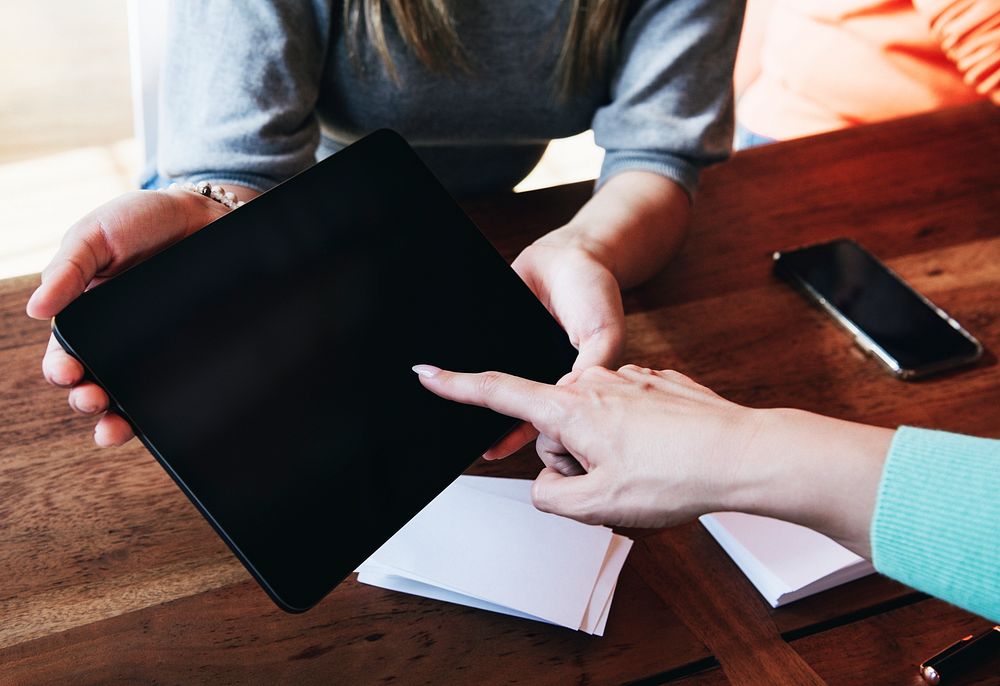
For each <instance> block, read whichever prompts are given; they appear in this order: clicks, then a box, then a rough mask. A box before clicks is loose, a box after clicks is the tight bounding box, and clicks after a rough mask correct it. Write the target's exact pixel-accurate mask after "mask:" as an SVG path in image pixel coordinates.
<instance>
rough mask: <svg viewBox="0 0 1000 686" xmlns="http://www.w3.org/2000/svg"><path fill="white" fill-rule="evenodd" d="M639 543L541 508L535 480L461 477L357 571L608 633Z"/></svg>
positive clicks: (374, 580) (429, 593) (423, 591)
mask: <svg viewBox="0 0 1000 686" xmlns="http://www.w3.org/2000/svg"><path fill="white" fill-rule="evenodd" d="M631 547H632V541H631V540H630V539H628V538H626V537H624V536H619V535H618V534H615V533H614V532H612V531H611V530H610V529H608V528H606V527H603V526H589V525H586V524H581V523H579V522H575V521H573V520H571V519H565V518H563V517H557V516H555V515H550V514H546V513H544V512H539V511H538V510H536V509H535V508H534V506H533V505H532V504H531V481H526V480H523V479H495V478H489V477H478V476H461V477H459V478H458V480H456V481H455V482H454V483H452V484H451V485H450V486H449V487H448V488H447V489H445V491H444V492H442V493H441V495H439V496H438V497H437V498H435V499H434V500H433V501H431V503H430V504H429V505H428V506H427V507H425V508H424V509H423V510H421V512H420V513H419V514H417V516H416V517H414V518H413V519H412V520H410V522H409V523H408V524H407V525H406V526H404V527H403V528H402V529H400V530H399V532H397V533H396V535H395V536H393V537H392V538H390V539H389V540H388V541H386V543H385V545H383V546H382V547H381V548H379V549H378V550H377V551H376V552H375V554H374V555H372V556H371V557H370V558H368V560H367V561H365V562H364V564H362V565H361V567H359V568H358V581H361V582H362V583H366V584H372V585H374V586H381V587H382V588H388V589H392V590H396V591H402V592H404V593H412V594H414V595H420V596H425V597H428V598H435V599H437V600H444V601H447V602H451V603H458V604H460V605H468V606H470V607H476V608H481V609H484V610H491V611H493V612H502V613H504V614H509V615H514V616H517V617H524V618H527V619H536V620H541V621H543V622H549V623H552V624H559V625H561V626H565V627H569V628H571V629H579V630H580V631H585V632H587V633H589V634H596V635H598V636H602V635H604V627H605V624H606V623H607V621H608V612H609V611H610V609H611V598H612V596H613V595H614V591H615V585H616V584H617V583H618V575H619V573H620V572H621V569H622V565H624V564H625V557H626V556H627V555H628V552H629V550H630V549H631Z"/></svg>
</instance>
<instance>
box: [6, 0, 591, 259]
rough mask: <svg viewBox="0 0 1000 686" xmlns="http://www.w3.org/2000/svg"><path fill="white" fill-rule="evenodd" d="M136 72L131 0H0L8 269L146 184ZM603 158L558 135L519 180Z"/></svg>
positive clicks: (537, 183) (555, 174) (532, 180)
mask: <svg viewBox="0 0 1000 686" xmlns="http://www.w3.org/2000/svg"><path fill="white" fill-rule="evenodd" d="M138 1H140V2H143V1H145V2H154V1H155V2H161V1H162V0H138ZM133 33H137V32H133ZM140 35H141V34H140ZM130 73H131V72H130V53H129V3H127V2H126V0H87V1H86V2H77V1H73V0H40V1H38V2H14V1H13V0H0V74H2V76H0V278H6V277H9V276H17V275H20V274H31V273H35V272H38V271H41V269H42V268H43V267H44V266H45V265H46V264H47V263H48V260H49V258H50V257H51V256H52V254H53V253H54V252H55V250H56V248H57V246H58V245H59V240H60V239H61V238H62V235H63V233H64V232H65V231H66V229H67V228H68V227H69V226H70V225H71V224H72V223H73V222H74V221H76V220H77V219H79V218H80V217H81V216H83V215H84V214H86V213H87V212H88V211H90V210H91V209H93V208H94V207H96V206H97V205H99V204H101V203H102V202H104V201H106V200H108V199H110V198H112V197H114V196H115V195H118V194H119V193H123V192H125V191H127V190H130V189H133V188H135V187H136V186H137V184H138V177H139V172H140V170H141V167H142V150H141V146H140V145H139V143H138V141H137V140H136V131H135V129H134V127H133V99H132V84H131V80H130V78H131V77H130ZM602 158H603V153H602V151H601V150H600V148H598V147H596V146H595V145H594V143H593V136H592V134H590V133H589V132H588V133H584V134H581V135H579V136H574V137H573V138H567V139H563V140H560V141H554V142H553V144H552V145H551V146H550V148H549V150H548V152H547V153H546V155H545V157H544V159H543V160H542V162H541V163H539V166H538V168H536V169H535V170H534V171H533V172H532V174H531V175H530V176H529V177H528V178H526V179H525V180H524V181H523V182H522V183H521V184H520V185H519V186H518V189H517V190H530V189H533V188H542V187H545V186H552V185H556V184H560V183H568V182H571V181H582V180H585V179H593V178H596V177H597V173H598V171H599V170H600V165H601V159H602Z"/></svg>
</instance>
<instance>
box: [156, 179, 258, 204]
mask: <svg viewBox="0 0 1000 686" xmlns="http://www.w3.org/2000/svg"><path fill="white" fill-rule="evenodd" d="M178 188H179V189H181V190H184V191H191V192H192V193H197V194H198V195H203V196H205V197H206V198H211V199H212V200H214V201H215V202H218V203H222V204H223V205H225V206H226V207H228V208H229V209H231V210H235V209H236V208H237V207H242V206H243V205H245V204H246V203H244V202H243V201H242V200H240V199H239V198H237V197H236V194H235V193H233V192H232V191H227V190H226V189H225V188H223V187H222V186H216V185H215V184H214V183H209V182H208V181H199V182H198V183H191V182H190V181H188V182H187V183H172V184H170V186H169V189H170V190H175V189H178Z"/></svg>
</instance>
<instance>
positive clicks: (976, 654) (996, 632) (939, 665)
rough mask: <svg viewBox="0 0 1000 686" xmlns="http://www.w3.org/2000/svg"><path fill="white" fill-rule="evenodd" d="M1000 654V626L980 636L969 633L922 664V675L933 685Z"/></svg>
mask: <svg viewBox="0 0 1000 686" xmlns="http://www.w3.org/2000/svg"><path fill="white" fill-rule="evenodd" d="M998 655H1000V626H995V627H993V628H992V629H987V630H986V631H984V632H983V633H981V634H979V635H978V636H973V635H972V634H969V635H968V636H966V637H965V638H963V639H961V640H959V641H955V642H954V643H952V644H951V645H950V646H948V647H947V648H945V649H944V650H942V651H941V652H940V653H938V654H937V655H935V656H934V657H932V658H931V659H929V660H927V661H925V662H923V663H922V664H921V665H920V676H922V677H923V678H924V681H926V682H927V683H928V684H930V685H931V686H936V684H940V683H941V680H942V679H946V678H947V679H951V678H954V677H956V676H958V675H959V674H961V673H962V672H964V671H965V670H967V669H969V668H970V667H973V666H975V665H977V664H979V663H980V662H982V661H983V660H984V659H988V658H989V657H990V656H993V657H996V656H998Z"/></svg>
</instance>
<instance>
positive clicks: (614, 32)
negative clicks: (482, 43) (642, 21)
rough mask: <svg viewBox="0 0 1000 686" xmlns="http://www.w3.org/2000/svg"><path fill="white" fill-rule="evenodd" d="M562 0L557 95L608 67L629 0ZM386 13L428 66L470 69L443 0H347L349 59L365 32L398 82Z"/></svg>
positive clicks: (567, 92)
mask: <svg viewBox="0 0 1000 686" xmlns="http://www.w3.org/2000/svg"><path fill="white" fill-rule="evenodd" d="M459 1H460V0H459ZM563 2H565V3H566V5H568V8H567V9H568V11H569V24H568V26H567V27H566V35H565V36H564V37H563V42H562V46H561V47H560V50H559V58H558V60H557V62H556V73H555V83H556V87H557V90H558V94H559V95H560V96H563V97H565V96H568V95H571V94H573V93H577V92H580V91H581V90H583V89H585V88H586V87H587V86H588V85H590V84H591V83H592V82H593V81H595V80H597V79H600V78H602V77H603V76H604V75H605V73H606V71H607V70H608V69H609V68H610V64H611V61H612V60H613V59H614V58H615V56H616V55H617V52H618V36H619V34H620V32H621V26H622V22H623V21H624V19H625V14H626V9H627V7H628V0H563ZM386 15H388V16H389V17H390V18H391V20H392V21H393V22H394V23H395V24H396V28H397V30H398V31H399V35H400V36H401V37H402V39H403V42H404V43H405V44H406V47H407V48H409V49H410V50H411V51H412V52H413V54H414V55H416V57H417V59H418V60H420V62H421V63H422V64H423V65H424V66H425V67H427V68H428V69H430V70H431V71H434V72H438V73H446V72H448V71H459V72H464V73H469V72H471V71H472V68H471V65H470V63H469V59H468V56H467V55H466V53H465V49H464V48H463V47H462V43H461V41H460V40H459V37H458V32H457V31H456V30H455V23H454V20H453V18H452V16H451V12H450V11H449V10H448V6H447V3H446V1H445V0H346V2H345V3H344V27H345V29H346V31H347V36H348V48H349V50H350V52H351V55H352V58H353V59H357V55H358V54H359V50H360V48H359V40H360V36H361V35H362V34H364V35H366V36H367V37H368V40H369V41H370V42H371V43H372V45H373V46H374V47H375V50H376V52H377V53H378V55H379V57H380V58H381V60H382V63H383V64H384V65H385V68H386V70H387V71H388V72H389V75H390V76H391V77H392V79H393V80H394V81H396V82H398V81H399V74H398V72H397V71H396V65H395V64H394V63H393V60H392V55H391V54H390V53H389V44H388V42H387V41H386V38H385V25H386V20H387V19H386Z"/></svg>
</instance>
